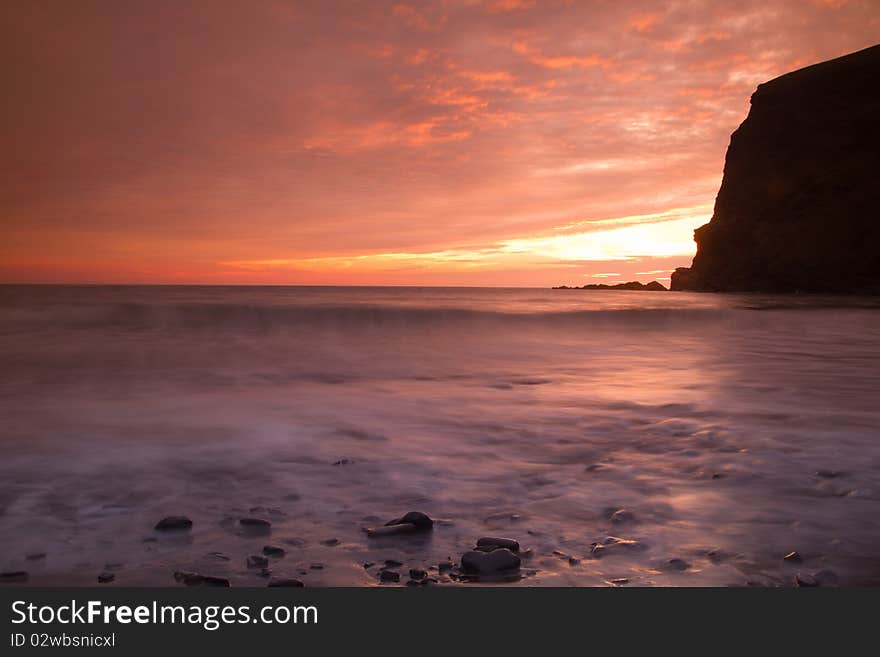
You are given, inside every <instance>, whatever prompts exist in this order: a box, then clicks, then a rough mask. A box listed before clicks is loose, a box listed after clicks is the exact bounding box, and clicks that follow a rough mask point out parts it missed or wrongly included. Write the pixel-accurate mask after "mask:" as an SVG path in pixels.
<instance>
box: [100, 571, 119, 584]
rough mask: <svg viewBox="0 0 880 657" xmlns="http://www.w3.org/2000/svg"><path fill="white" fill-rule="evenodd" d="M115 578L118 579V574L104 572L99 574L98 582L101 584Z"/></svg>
mask: <svg viewBox="0 0 880 657" xmlns="http://www.w3.org/2000/svg"><path fill="white" fill-rule="evenodd" d="M114 579H116V575H114V574H113V573H108V572H103V573H101V574H99V575H98V582H100V583H101V584H106V583H107V582H112V581H113V580H114Z"/></svg>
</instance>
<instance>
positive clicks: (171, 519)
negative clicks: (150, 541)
mask: <svg viewBox="0 0 880 657" xmlns="http://www.w3.org/2000/svg"><path fill="white" fill-rule="evenodd" d="M192 526H193V522H192V520H190V519H189V518H187V517H186V516H168V517H167V518H162V520H160V521H159V522H157V523H156V526H155V527H153V529H155V530H157V531H185V530H187V529H192Z"/></svg>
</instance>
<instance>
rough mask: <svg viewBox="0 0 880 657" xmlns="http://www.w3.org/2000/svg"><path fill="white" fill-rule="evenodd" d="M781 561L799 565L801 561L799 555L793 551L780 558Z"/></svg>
mask: <svg viewBox="0 0 880 657" xmlns="http://www.w3.org/2000/svg"><path fill="white" fill-rule="evenodd" d="M782 560H783V561H788V562H789V563H800V562H801V561H803V559H802V558H801V555H800V554H798V553H797V552H795V551H793V550H792V551H791V552H789V553H788V554H786V555H785V556H784V557H782Z"/></svg>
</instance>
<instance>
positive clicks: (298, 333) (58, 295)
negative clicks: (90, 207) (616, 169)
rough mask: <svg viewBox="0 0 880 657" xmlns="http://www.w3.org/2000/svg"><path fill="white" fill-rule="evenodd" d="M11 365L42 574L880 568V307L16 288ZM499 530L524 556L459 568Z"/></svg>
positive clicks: (747, 573) (785, 301)
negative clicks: (409, 515) (386, 531)
mask: <svg viewBox="0 0 880 657" xmlns="http://www.w3.org/2000/svg"><path fill="white" fill-rule="evenodd" d="M0 372H2V377H0V453H2V458H0V571H2V572H4V573H18V574H17V575H14V577H13V579H15V578H18V579H21V578H22V577H25V576H23V575H21V573H26V578H27V579H26V582H27V583H28V584H32V585H84V586H85V585H90V586H92V585H97V577H98V575H100V574H104V575H105V577H103V579H104V580H112V581H109V582H107V583H106V584H102V586H103V585H106V586H142V585H152V586H179V585H182V584H180V583H179V581H178V580H180V579H181V578H180V576H179V575H178V577H177V579H175V576H174V573H175V572H177V573H180V572H195V573H200V574H205V575H210V576H214V577H220V578H226V579H228V580H229V581H230V583H231V584H232V586H265V585H266V584H267V582H268V581H272V580H273V579H278V578H297V579H299V580H300V581H302V582H303V583H304V584H305V585H306V586H387V585H394V583H390V584H387V583H386V584H383V583H381V582H380V580H381V579H382V578H381V572H380V571H381V569H382V568H396V569H397V570H398V571H399V572H400V574H401V579H400V582H399V584H400V585H403V584H405V583H406V581H407V578H408V575H407V573H408V571H409V569H410V568H413V569H417V570H418V569H425V570H426V571H427V572H428V573H429V576H431V579H432V580H436V581H435V582H434V583H435V584H436V585H440V586H476V585H481V584H487V585H493V586H665V585H673V586H746V585H753V586H795V585H801V586H810V585H821V586H834V585H842V586H846V585H872V584H873V585H876V584H880V302H878V300H877V299H870V298H858V297H817V296H766V295H732V294H699V293H677V292H640V291H612V290H577V289H574V290H550V289H522V288H510V289H504V288H427V287H425V288H419V287H219V286H211V287H197V286H194V287H185V286H12V285H7V286H0ZM409 511H421V512H424V513H426V514H428V515H429V516H430V517H431V518H433V519H434V521H435V523H434V528H433V530H432V531H430V532H426V533H423V534H420V535H413V536H411V537H407V536H403V537H390V538H381V539H375V538H370V537H368V536H367V534H366V533H365V531H364V530H365V528H368V527H375V526H378V525H382V524H384V523H385V522H388V521H390V520H393V519H395V518H397V517H399V516H402V515H403V514H404V513H406V512H409ZM177 515H183V516H187V517H188V518H190V519H191V520H192V522H193V526H192V529H191V530H189V531H184V532H171V533H168V532H158V531H156V530H154V526H155V525H156V523H157V522H158V521H159V520H161V519H162V518H164V517H166V516H177ZM247 517H256V518H259V519H264V520H267V521H269V523H271V529H270V530H269V531H267V532H266V533H265V534H264V535H259V536H254V535H252V533H251V532H247V531H242V525H241V523H240V520H241V519H242V518H247ZM481 537H503V538H511V539H514V540H516V541H518V542H519V544H520V557H521V560H522V561H521V569H520V571H519V572H518V573H516V574H515V576H513V577H509V578H506V579H505V580H504V581H503V582H498V581H479V580H477V581H473V580H472V579H468V578H459V577H456V576H455V574H454V571H448V572H444V573H441V572H440V570H441V569H440V567H439V566H440V564H442V563H446V562H451V563H453V564H457V563H458V561H459V559H460V558H461V556H462V554H464V553H465V552H467V551H469V550H471V549H472V548H473V546H474V544H475V541H476V540H477V539H479V538H481ZM266 546H275V547H281V548H282V549H283V550H284V556H283V557H280V558H279V557H278V556H273V557H271V558H270V559H269V563H268V565H267V566H263V567H257V568H255V567H253V564H251V567H249V565H248V561H247V558H248V557H249V556H251V555H262V554H263V552H262V551H263V548H264V547H266ZM792 553H793V554H792ZM275 554H276V555H277V554H280V553H277V552H276V553H275ZM386 561H387V562H389V564H390V565H388V566H386V565H385V563H386ZM450 572H452V575H451V576H450ZM107 573H110V574H111V575H112V577H107V576H106V574H107ZM386 579H388V578H386Z"/></svg>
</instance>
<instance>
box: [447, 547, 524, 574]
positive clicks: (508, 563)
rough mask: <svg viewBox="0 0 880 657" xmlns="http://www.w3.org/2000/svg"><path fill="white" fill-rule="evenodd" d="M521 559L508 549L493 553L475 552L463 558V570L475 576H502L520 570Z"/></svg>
mask: <svg viewBox="0 0 880 657" xmlns="http://www.w3.org/2000/svg"><path fill="white" fill-rule="evenodd" d="M519 565H520V560H519V557H518V556H516V555H515V554H514V553H513V552H511V551H510V550H508V549H507V548H498V549H497V550H492V551H491V552H480V551H478V550H473V551H471V552H466V553H465V554H464V555H463V556H462V557H461V570H462V572H464V573H470V574H474V575H500V574H502V573H505V572H510V571H514V570H518V569H519Z"/></svg>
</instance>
